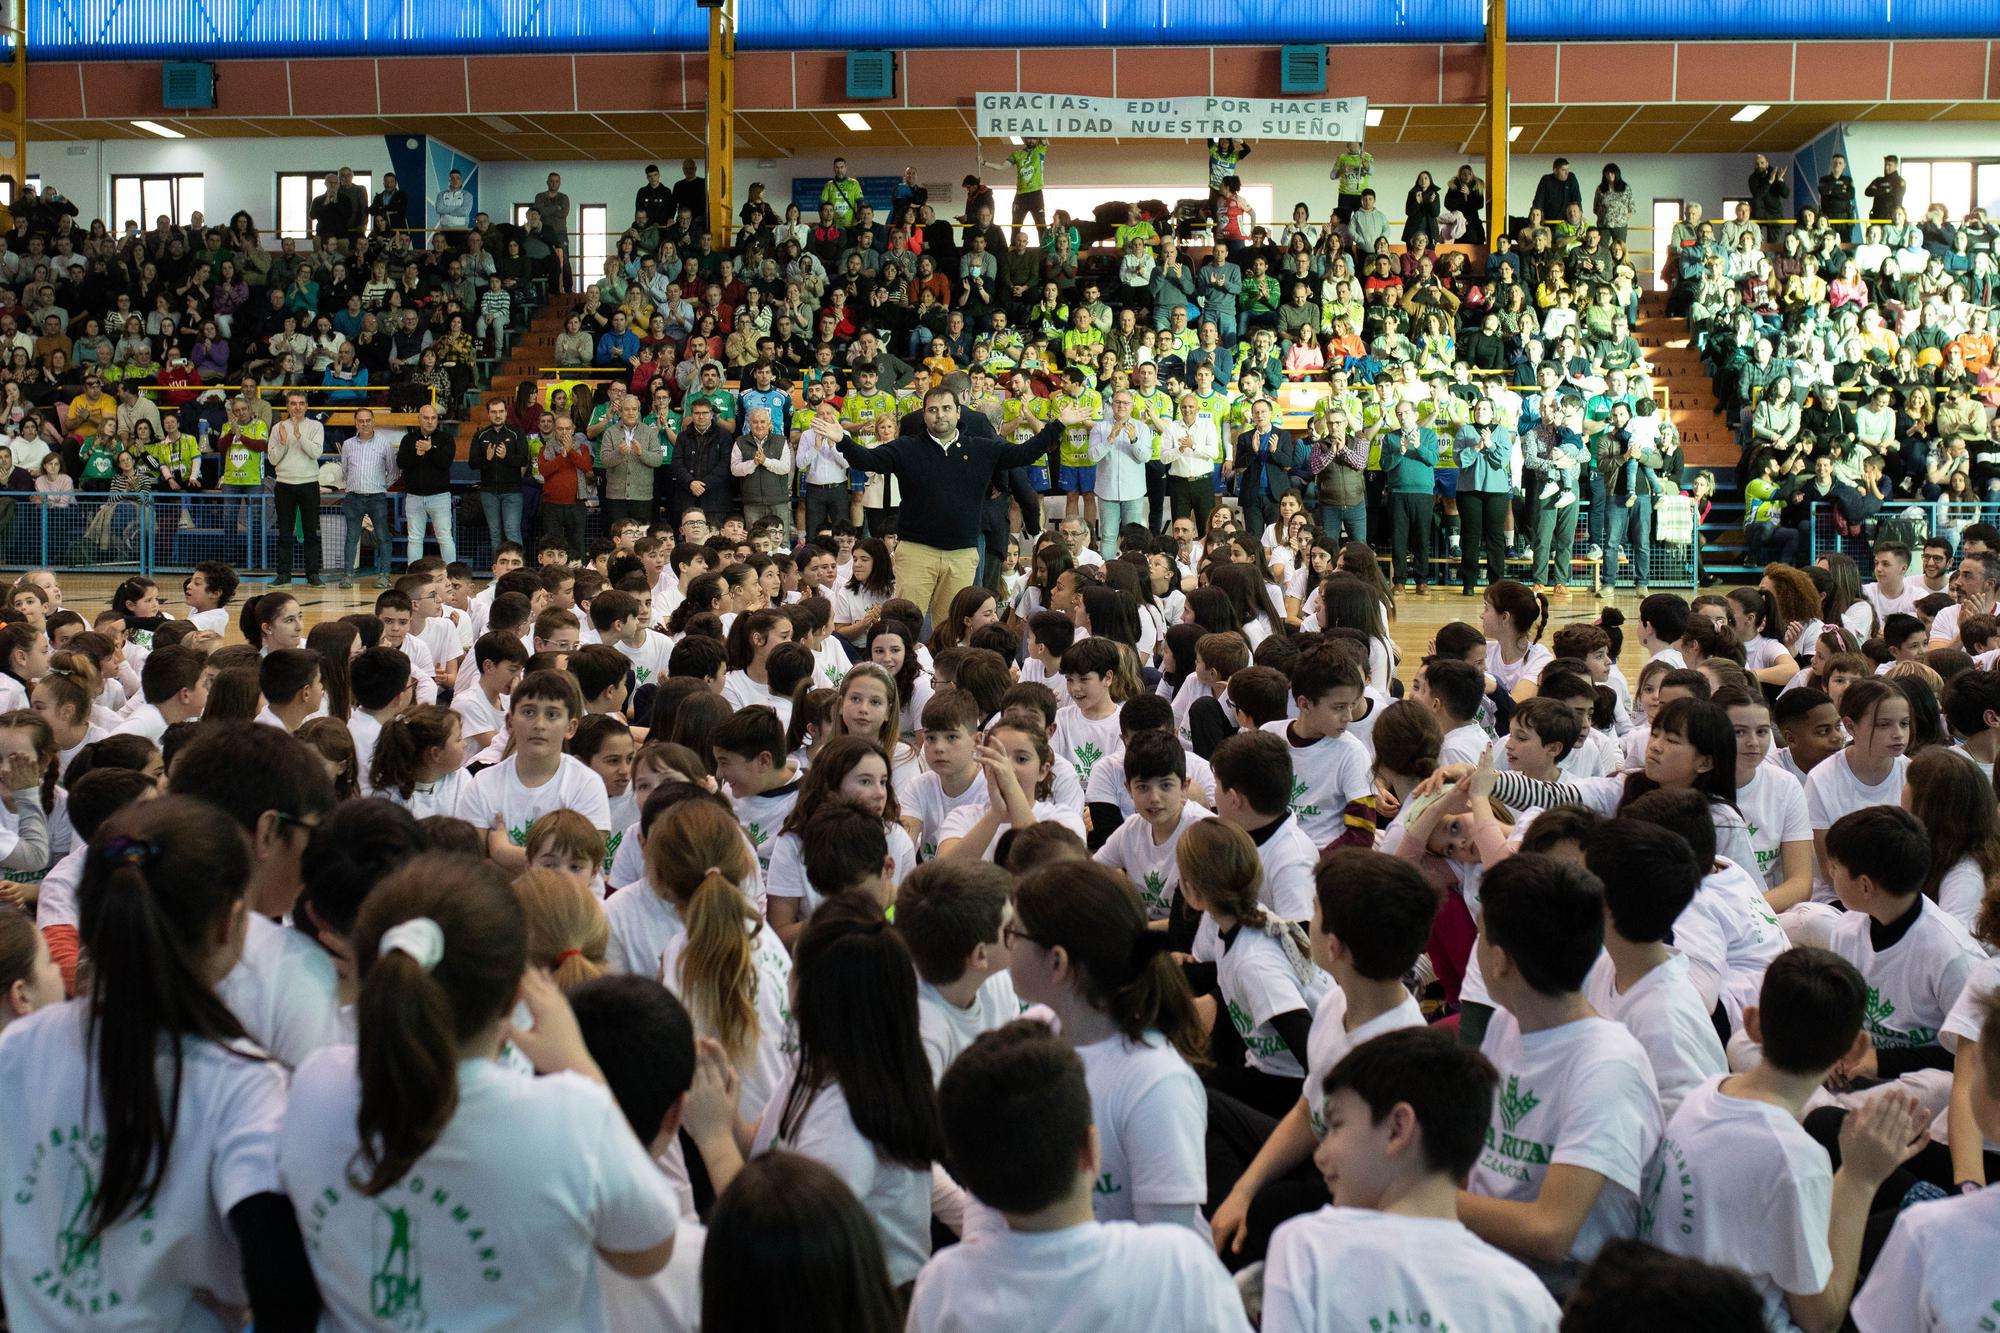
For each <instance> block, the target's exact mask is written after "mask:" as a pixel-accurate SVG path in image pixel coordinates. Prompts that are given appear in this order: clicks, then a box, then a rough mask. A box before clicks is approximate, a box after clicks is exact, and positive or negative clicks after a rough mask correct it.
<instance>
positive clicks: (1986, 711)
mask: <svg viewBox="0 0 2000 1333" xmlns="http://www.w3.org/2000/svg"><path fill="white" fill-rule="evenodd" d="M1942 703H1943V704H1944V720H1945V721H1946V722H1947V723H1949V724H1950V726H1951V732H1952V735H1954V736H1956V737H1957V738H1958V748H1959V753H1960V754H1962V755H1964V756H1965V757H1966V758H1967V759H1969V760H1971V761H1972V763H1973V764H1974V766H1976V767H1977V768H1978V769H1979V771H1980V772H1982V773H1984V774H1985V775H1986V779H1987V781H1988V782H1989V783H1990V782H1991V781H1992V780H1993V762H1994V760H1995V758H1996V757H2000V672H1996V671H1961V672H1960V673H1959V674H1958V675H1956V676H1953V677H1952V678H1951V679H1950V680H1948V681H1946V682H1945V686H1944V698H1943V700H1942Z"/></svg>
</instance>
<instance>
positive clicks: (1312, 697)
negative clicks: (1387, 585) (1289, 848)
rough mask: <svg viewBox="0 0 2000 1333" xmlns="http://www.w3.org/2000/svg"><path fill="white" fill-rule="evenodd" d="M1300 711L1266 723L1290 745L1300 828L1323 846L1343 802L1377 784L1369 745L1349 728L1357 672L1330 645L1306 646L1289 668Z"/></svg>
mask: <svg viewBox="0 0 2000 1333" xmlns="http://www.w3.org/2000/svg"><path fill="white" fill-rule="evenodd" d="M1291 678H1292V698H1293V699H1294V700H1295V701H1296V702H1297V704H1298V716H1297V717H1294V718H1291V719H1289V720H1281V721H1277V722H1270V723H1267V724H1265V726H1264V730H1265V731H1268V732H1272V733H1274V734H1275V735H1277V736H1278V737H1280V738H1281V739H1282V740H1283V741H1284V742H1285V744H1286V745H1287V746H1288V747H1289V748H1290V750H1291V758H1292V796H1291V800H1290V801H1289V802H1288V803H1287V804H1288V805H1289V807H1290V809H1291V811H1292V814H1293V816H1294V817H1295V818H1296V819H1297V820H1298V822H1299V829H1300V831H1301V832H1303V833H1304V834H1305V835H1306V837H1308V838H1309V839H1311V840H1312V844H1313V845H1314V846H1315V847H1322V848H1323V847H1326V846H1328V845H1329V844H1331V843H1332V842H1333V840H1334V839H1336V838H1338V837H1339V836H1340V835H1341V832H1342V831H1343V830H1344V829H1345V828H1346V826H1347V821H1346V815H1347V807H1348V806H1349V805H1350V804H1351V803H1354V802H1357V801H1361V802H1370V801H1372V799H1373V797H1374V793H1375V784H1374V781H1373V779H1372V778H1371V777H1370V775H1369V772H1368V767H1369V754H1368V748H1367V747H1366V746H1364V745H1363V744H1362V743H1361V742H1360V741H1358V740H1356V739H1355V738H1354V737H1352V736H1350V735H1348V734H1347V727H1348V724H1349V723H1350V722H1351V721H1353V719H1354V716H1355V713H1356V710H1357V709H1360V708H1361V707H1362V703H1363V701H1362V688H1363V685H1364V684H1365V682H1364V680H1363V678H1362V675H1361V672H1360V671H1359V670H1358V669H1356V667H1355V666H1354V665H1353V663H1352V662H1351V661H1350V660H1349V659H1348V658H1346V657H1345V656H1343V655H1342V654H1341V653H1340V652H1339V651H1338V650H1336V649H1335V648H1333V647H1332V646H1331V645H1322V646H1320V647H1315V648H1310V649H1308V650H1306V651H1305V652H1304V653H1302V654H1301V655H1300V656H1299V660H1298V662H1297V664H1296V665H1294V666H1293V668H1292V672H1291Z"/></svg>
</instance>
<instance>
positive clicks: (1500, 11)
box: [1486, 0, 1512, 239]
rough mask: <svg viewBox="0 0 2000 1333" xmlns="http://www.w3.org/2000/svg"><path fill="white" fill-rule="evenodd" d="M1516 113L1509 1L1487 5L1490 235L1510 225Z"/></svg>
mask: <svg viewBox="0 0 2000 1333" xmlns="http://www.w3.org/2000/svg"><path fill="white" fill-rule="evenodd" d="M1511 116H1512V111H1511V110H1510V108H1509V104H1508V98H1507V0H1487V6H1486V217H1487V227H1486V234H1487V236H1488V238H1489V239H1490V238H1492V237H1494V236H1498V235H1499V234H1500V233H1501V232H1502V231H1503V230H1505V229H1506V226H1507V152H1508V147H1509V145H1508V140H1507V133H1508V130H1509V129H1510V128H1511V126H1510V125H1509V124H1508V121H1509V119H1510V118H1511Z"/></svg>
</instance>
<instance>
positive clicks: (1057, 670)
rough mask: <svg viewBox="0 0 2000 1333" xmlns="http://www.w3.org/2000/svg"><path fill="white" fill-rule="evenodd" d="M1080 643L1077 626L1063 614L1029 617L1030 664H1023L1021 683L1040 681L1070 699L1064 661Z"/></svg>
mask: <svg viewBox="0 0 2000 1333" xmlns="http://www.w3.org/2000/svg"><path fill="white" fill-rule="evenodd" d="M1075 642H1076V622H1075V621H1073V620H1071V619H1070V618H1069V617H1068V616H1066V615H1064V614H1063V613H1062V612H1060V611H1037V612H1035V614H1033V615H1031V616H1029V617H1028V641H1027V650H1028V656H1027V660H1025V661H1023V662H1022V663H1021V679H1022V680H1023V681H1038V682H1040V683H1041V684H1044V685H1047V686H1048V687H1049V688H1050V689H1052V690H1054V691H1055V692H1056V693H1057V694H1059V695H1065V696H1066V695H1067V694H1068V690H1067V689H1066V687H1065V686H1064V683H1063V674H1062V659H1063V654H1064V653H1066V652H1068V651H1069V648H1070V645H1071V644H1072V643H1075Z"/></svg>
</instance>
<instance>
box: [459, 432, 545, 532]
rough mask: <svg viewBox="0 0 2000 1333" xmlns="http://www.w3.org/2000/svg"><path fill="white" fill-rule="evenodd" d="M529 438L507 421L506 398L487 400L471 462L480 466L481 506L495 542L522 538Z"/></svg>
mask: <svg viewBox="0 0 2000 1333" xmlns="http://www.w3.org/2000/svg"><path fill="white" fill-rule="evenodd" d="M532 461H533V460H532V459H531V458H530V457H529V455H528V439H527V437H526V436H524V435H523V434H521V432H520V431H518V430H516V429H514V428H513V427H512V426H510V425H508V424H507V400H506V399H505V398H489V399H487V401H486V424H485V425H484V426H481V427H480V428H479V433H478V434H477V435H474V436H473V437H472V464H473V466H474V467H476V468H478V469H479V507H480V509H481V510H482V511H483V512H484V513H485V515H486V531H487V533H488V534H489V535H490V536H491V537H492V538H493V542H494V544H495V545H498V544H499V543H500V542H502V541H510V542H517V541H520V540H521V484H522V482H524V481H525V480H527V476H528V464H529V463H530V462H532Z"/></svg>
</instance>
